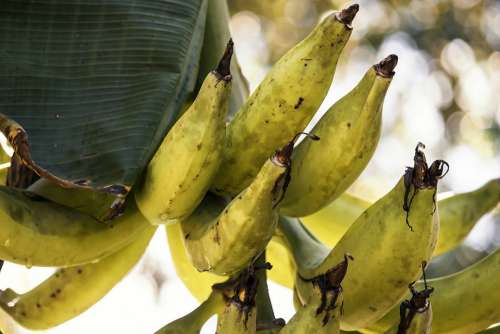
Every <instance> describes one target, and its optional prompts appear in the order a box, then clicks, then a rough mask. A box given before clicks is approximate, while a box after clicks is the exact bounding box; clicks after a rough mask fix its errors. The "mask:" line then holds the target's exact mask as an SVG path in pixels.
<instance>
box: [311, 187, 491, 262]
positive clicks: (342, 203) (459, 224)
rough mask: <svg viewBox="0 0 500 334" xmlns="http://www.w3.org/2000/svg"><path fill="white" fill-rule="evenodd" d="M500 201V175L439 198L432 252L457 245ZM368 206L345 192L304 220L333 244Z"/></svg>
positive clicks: (439, 252) (326, 240)
mask: <svg viewBox="0 0 500 334" xmlns="http://www.w3.org/2000/svg"><path fill="white" fill-rule="evenodd" d="M499 202H500V180H499V179H495V180H491V181H489V182H487V183H486V184H484V185H483V186H481V187H480V188H478V189H476V190H474V191H471V192H467V193H462V194H457V195H453V196H451V197H448V198H446V199H443V200H439V201H438V207H439V222H440V229H439V238H438V242H437V245H436V249H435V250H434V253H433V254H432V256H437V255H440V254H443V253H445V252H447V251H449V250H451V249H453V248H455V247H457V246H458V245H459V244H460V243H461V242H462V241H463V239H464V238H465V237H466V236H467V234H469V232H470V231H471V230H472V228H473V227H474V226H475V224H476V223H477V222H478V221H479V219H480V218H481V217H482V216H483V215H484V214H486V213H487V212H489V211H491V210H492V209H494V208H495V207H496V206H497V205H498V203H499ZM369 206H370V203H369V202H368V201H365V200H363V199H360V198H358V197H355V196H352V195H349V194H347V193H344V194H342V195H341V196H340V197H339V198H337V199H336V200H335V201H333V202H332V203H331V204H329V205H328V206H326V207H325V208H323V209H321V210H320V211H318V212H316V213H314V214H312V215H310V216H307V217H303V218H301V221H302V222H303V223H304V224H305V225H306V226H307V228H309V229H310V230H311V232H312V233H313V234H314V235H315V236H317V237H318V239H320V240H321V241H322V242H323V243H324V244H325V245H327V246H329V247H333V246H335V245H336V244H337V242H338V241H339V240H340V238H342V236H343V235H344V233H345V232H346V231H347V229H348V228H349V226H350V225H351V224H352V223H353V222H354V221H355V220H356V219H357V218H358V217H359V215H361V213H363V211H364V210H365V209H366V208H368V207H369Z"/></svg>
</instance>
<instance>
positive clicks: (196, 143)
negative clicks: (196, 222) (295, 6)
mask: <svg viewBox="0 0 500 334" xmlns="http://www.w3.org/2000/svg"><path fill="white" fill-rule="evenodd" d="M232 53H233V42H232V41H231V40H230V41H229V43H228V45H227V48H226V52H225V53H224V56H223V57H222V59H221V61H220V63H219V66H218V67H217V69H216V70H215V71H212V72H210V73H209V74H208V75H207V77H206V78H205V81H204V82H203V85H202V87H201V88H200V91H199V93H198V96H197V97H196V99H195V101H194V102H193V104H192V105H191V106H190V107H189V109H188V110H187V111H186V112H185V113H184V114H183V115H182V116H181V117H180V118H179V120H178V121H177V122H176V123H175V125H174V126H173V127H172V129H171V130H170V131H169V132H168V134H167V135H166V136H165V139H163V142H162V143H161V145H160V147H159V148H158V150H157V151H156V153H155V155H154V156H153V159H152V160H151V162H150V163H149V165H148V167H147V171H146V175H145V180H144V183H143V184H142V186H140V187H139V189H138V191H137V192H136V193H135V199H136V202H137V206H138V207H139V209H140V210H141V212H142V214H143V215H144V216H145V217H146V218H147V219H148V220H149V222H150V223H152V224H154V225H157V224H165V223H169V222H175V221H176V219H183V218H185V217H187V216H189V214H190V213H191V212H193V211H194V209H195V208H196V206H197V205H198V204H199V203H200V202H201V200H202V199H203V196H204V195H205V193H206V192H207V190H208V188H209V186H210V183H211V182H212V179H213V177H214V176H215V173H216V172H217V169H218V168H219V165H220V161H221V157H222V148H223V143H224V138H225V119H226V115H227V112H228V101H229V94H230V92H231V74H230V72H229V66H230V62H231V55H232Z"/></svg>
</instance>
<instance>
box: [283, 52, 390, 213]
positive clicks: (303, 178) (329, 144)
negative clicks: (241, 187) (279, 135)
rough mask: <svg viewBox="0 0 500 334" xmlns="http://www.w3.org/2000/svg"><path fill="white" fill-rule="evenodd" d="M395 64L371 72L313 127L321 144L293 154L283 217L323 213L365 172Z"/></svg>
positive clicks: (302, 146)
mask: <svg viewBox="0 0 500 334" xmlns="http://www.w3.org/2000/svg"><path fill="white" fill-rule="evenodd" d="M397 60H398V57H397V56H395V55H390V56H388V57H387V58H385V59H384V60H382V61H381V62H380V63H378V64H376V65H374V66H373V67H371V68H370V69H369V70H368V71H367V72H366V74H365V75H364V77H363V78H362V79H361V81H360V82H359V83H358V85H357V86H356V87H355V88H354V89H353V90H352V91H351V92H349V93H348V94H347V95H346V96H344V97H343V98H342V99H340V100H339V101H338V102H337V103H335V104H334V105H333V106H332V107H331V108H330V109H329V110H328V111H327V113H326V114H325V115H324V116H323V117H322V118H321V119H320V120H319V122H318V123H317V124H316V125H315V126H314V128H313V130H312V133H314V134H315V135H317V136H319V137H320V138H321V141H320V142H319V143H314V144H313V143H311V142H309V141H305V142H302V143H301V144H300V145H299V146H298V147H297V148H296V149H295V153H294V156H293V163H292V176H291V181H290V187H289V190H288V191H287V194H286V196H285V198H284V200H283V204H282V206H281V209H280V212H281V213H282V214H284V215H286V216H291V217H303V216H307V215H310V214H312V213H314V212H316V211H318V210H320V209H321V208H322V207H324V206H326V205H328V204H329V203H330V202H332V201H333V200H335V199H336V198H337V197H338V196H340V194H342V193H343V192H344V191H345V190H346V189H347V188H348V187H349V186H350V185H351V184H352V183H353V182H354V181H355V180H356V179H357V177H358V176H359V175H360V174H361V172H362V171H363V170H364V168H365V167H366V165H367V164H368V162H369V161H370V159H371V157H372V156H373V153H374V152H375V148H376V147H377V144H378V141H379V139H380V131H381V126H382V105H383V103H384V97H385V94H386V92H387V89H388V88H389V85H390V83H391V81H392V77H393V76H394V72H393V70H394V68H395V67H396V64H397ZM311 144H312V145H311ZM346 148H348V149H346Z"/></svg>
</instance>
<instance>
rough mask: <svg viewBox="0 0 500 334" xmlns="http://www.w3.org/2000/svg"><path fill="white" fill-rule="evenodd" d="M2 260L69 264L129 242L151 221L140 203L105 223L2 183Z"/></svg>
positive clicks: (101, 255) (111, 250)
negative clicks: (143, 214) (145, 216)
mask: <svg viewBox="0 0 500 334" xmlns="http://www.w3.org/2000/svg"><path fill="white" fill-rule="evenodd" d="M0 218H1V219H0V220H1V222H2V228H1V229H0V258H1V259H3V260H7V261H10V262H14V263H18V264H23V265H26V266H27V267H31V266H42V267H45V266H48V267H70V266H75V265H80V264H85V263H89V262H92V261H96V260H99V259H101V258H103V257H105V256H107V255H110V254H112V253H114V252H116V251H117V250H119V249H120V248H122V247H124V246H126V245H128V244H129V243H130V242H131V241H132V240H134V239H135V238H136V237H137V234H139V233H141V232H142V231H144V230H145V229H146V228H147V227H148V226H149V224H148V223H147V221H146V220H145V219H144V217H143V216H142V215H141V213H140V212H139V210H138V209H137V207H136V206H135V203H134V202H133V201H131V203H128V205H127V207H126V209H125V212H124V214H123V215H122V216H120V217H118V218H116V219H114V220H112V221H111V222H109V223H107V224H104V223H102V222H100V221H98V220H96V219H94V218H93V217H91V216H89V215H86V214H83V213H80V212H79V211H77V210H75V209H71V208H69V207H66V206H63V205H60V204H57V203H54V202H51V201H49V200H46V199H45V198H43V197H40V196H38V195H36V194H33V193H31V192H28V191H24V190H21V189H13V188H7V187H4V186H0Z"/></svg>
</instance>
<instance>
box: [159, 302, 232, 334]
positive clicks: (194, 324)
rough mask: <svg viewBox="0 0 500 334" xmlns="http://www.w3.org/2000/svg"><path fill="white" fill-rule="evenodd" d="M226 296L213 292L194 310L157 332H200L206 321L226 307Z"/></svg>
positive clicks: (197, 333) (165, 333) (184, 333)
mask: <svg viewBox="0 0 500 334" xmlns="http://www.w3.org/2000/svg"><path fill="white" fill-rule="evenodd" d="M224 304H225V301H224V298H223V296H222V294H220V293H218V292H212V293H210V295H209V296H208V298H207V299H206V300H205V301H204V302H203V303H201V305H200V306H198V307H197V308H196V309H195V310H194V311H192V312H191V313H189V314H187V315H185V316H184V317H182V318H179V319H177V320H175V321H172V322H171V323H169V324H168V325H166V326H164V327H162V328H161V329H159V330H158V331H156V333H155V334H199V333H200V330H201V328H202V327H203V325H204V324H205V322H207V321H208V319H210V317H211V316H213V315H214V314H217V313H220V312H222V310H223V309H224Z"/></svg>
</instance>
